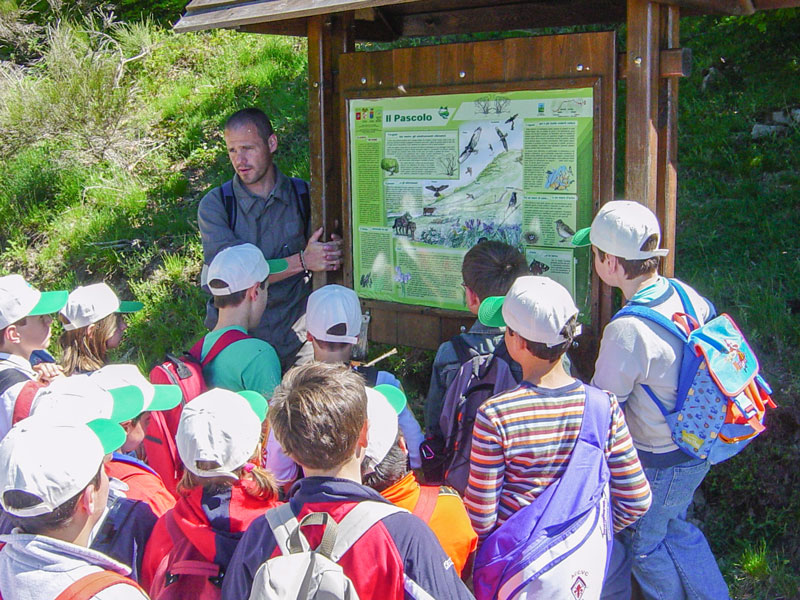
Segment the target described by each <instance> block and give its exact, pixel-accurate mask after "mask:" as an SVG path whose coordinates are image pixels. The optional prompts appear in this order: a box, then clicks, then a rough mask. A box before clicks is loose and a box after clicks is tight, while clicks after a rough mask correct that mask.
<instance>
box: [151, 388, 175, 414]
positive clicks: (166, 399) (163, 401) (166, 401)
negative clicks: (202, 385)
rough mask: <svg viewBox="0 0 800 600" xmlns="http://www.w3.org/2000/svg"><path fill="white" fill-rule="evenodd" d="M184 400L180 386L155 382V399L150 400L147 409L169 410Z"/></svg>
mask: <svg viewBox="0 0 800 600" xmlns="http://www.w3.org/2000/svg"><path fill="white" fill-rule="evenodd" d="M182 401H183V392H182V391H181V388H180V386H177V385H173V384H171V383H154V384H153V399H152V400H151V401H150V405H149V406H148V407H147V410H149V411H155V410H169V409H171V408H175V407H176V406H178V404H180V403H181V402H182Z"/></svg>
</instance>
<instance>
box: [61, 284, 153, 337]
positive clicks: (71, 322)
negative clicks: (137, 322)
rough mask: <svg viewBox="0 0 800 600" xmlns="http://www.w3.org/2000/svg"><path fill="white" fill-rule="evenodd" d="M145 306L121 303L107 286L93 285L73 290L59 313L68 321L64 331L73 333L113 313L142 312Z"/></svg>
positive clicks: (129, 302)
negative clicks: (74, 330) (72, 331)
mask: <svg viewBox="0 0 800 600" xmlns="http://www.w3.org/2000/svg"><path fill="white" fill-rule="evenodd" d="M143 306H144V304H142V303H141V302H132V301H120V299H119V298H117V295H116V294H115V293H114V290H112V289H111V288H110V287H109V286H108V285H107V284H105V283H93V284H92V285H86V286H80V287H78V288H75V289H74V290H72V292H70V294H69V298H67V304H66V306H64V308H62V309H61V310H60V311H59V313H60V314H61V315H62V316H63V317H64V318H65V319H67V323H64V329H66V330H67V331H71V330H73V329H79V328H80V327H87V326H89V325H91V324H93V323H97V322H98V321H100V320H101V319H104V318H105V317H107V316H108V315H110V314H113V313H133V312H137V311H140V310H142V307H143Z"/></svg>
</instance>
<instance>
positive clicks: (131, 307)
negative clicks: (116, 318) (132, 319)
mask: <svg viewBox="0 0 800 600" xmlns="http://www.w3.org/2000/svg"><path fill="white" fill-rule="evenodd" d="M143 308H144V304H142V303H141V302H136V301H134V300H120V303H119V308H118V309H117V312H118V313H135V312H139V311H140V310H142V309H143Z"/></svg>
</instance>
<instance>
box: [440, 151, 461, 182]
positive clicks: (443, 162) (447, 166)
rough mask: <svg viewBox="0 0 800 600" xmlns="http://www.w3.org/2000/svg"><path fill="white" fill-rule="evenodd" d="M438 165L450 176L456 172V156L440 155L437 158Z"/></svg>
mask: <svg viewBox="0 0 800 600" xmlns="http://www.w3.org/2000/svg"><path fill="white" fill-rule="evenodd" d="M437 162H438V163H439V166H440V167H441V168H442V171H443V172H444V174H445V175H447V176H448V177H452V176H453V175H455V174H456V169H458V157H457V156H456V155H455V154H448V155H446V156H440V157H439V158H438V159H437Z"/></svg>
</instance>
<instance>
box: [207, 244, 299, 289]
mask: <svg viewBox="0 0 800 600" xmlns="http://www.w3.org/2000/svg"><path fill="white" fill-rule="evenodd" d="M288 268H289V263H287V262H286V261H285V260H284V259H282V258H276V259H273V260H267V259H265V258H264V253H263V252H261V250H259V249H258V247H257V246H254V245H253V244H239V245H238V246H231V247H230V248H225V249H224V250H222V251H221V252H219V253H218V254H217V255H216V256H215V257H214V260H212V261H211V264H210V265H209V267H208V276H207V281H214V280H215V279H218V280H219V281H222V282H224V283H226V284H227V285H226V286H225V287H211V286H208V287H209V289H210V290H211V293H212V294H213V295H214V296H228V295H230V294H234V293H236V292H241V291H242V290H246V289H248V288H249V287H252V286H253V285H255V284H256V283H261V282H262V281H264V280H265V279H266V278H267V277H269V276H270V275H271V274H275V273H283V272H284V271H285V270H286V269H288Z"/></svg>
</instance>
